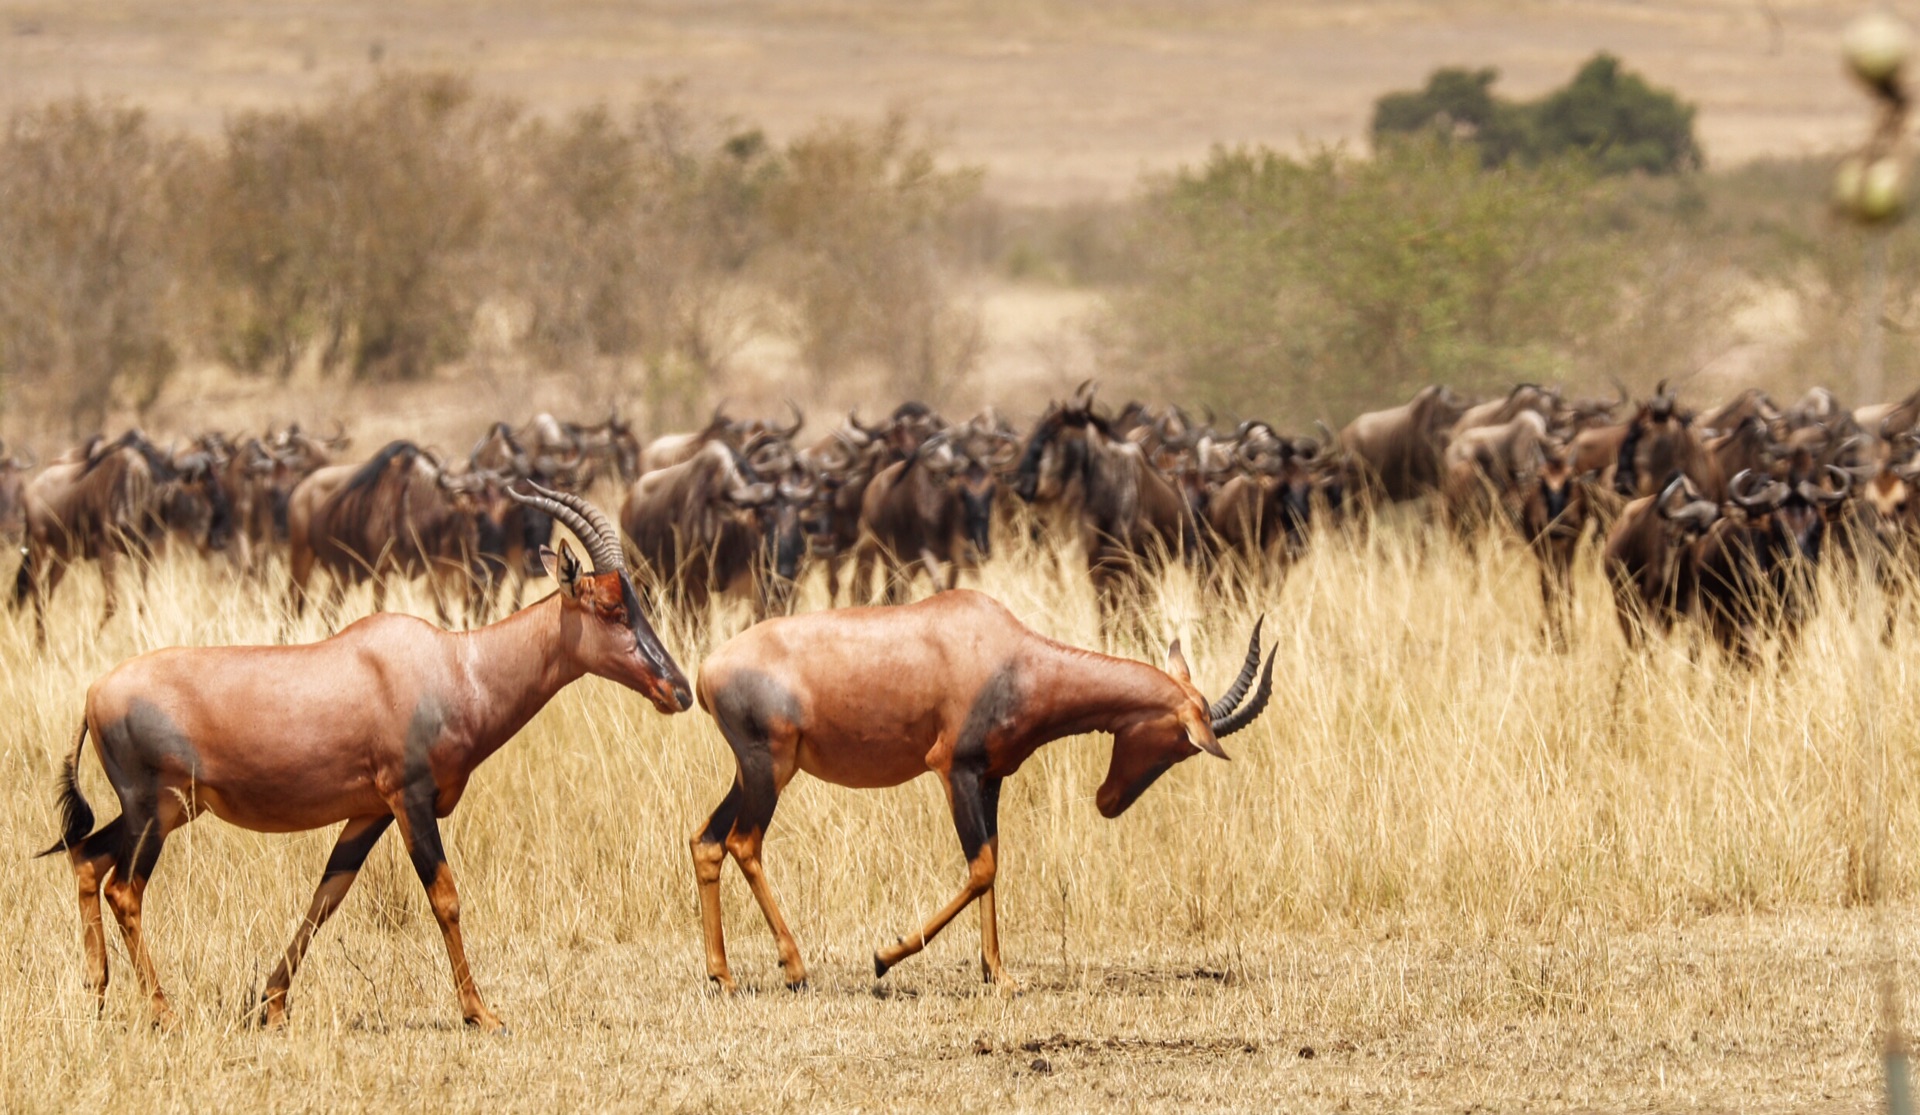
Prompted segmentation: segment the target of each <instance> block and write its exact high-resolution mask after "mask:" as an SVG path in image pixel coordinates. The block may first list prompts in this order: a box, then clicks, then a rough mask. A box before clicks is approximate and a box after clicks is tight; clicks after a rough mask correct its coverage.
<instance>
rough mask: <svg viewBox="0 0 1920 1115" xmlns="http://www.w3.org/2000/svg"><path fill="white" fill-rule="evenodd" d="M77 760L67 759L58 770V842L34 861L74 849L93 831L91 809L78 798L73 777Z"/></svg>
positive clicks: (36, 854) (76, 786)
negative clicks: (64, 764)
mask: <svg viewBox="0 0 1920 1115" xmlns="http://www.w3.org/2000/svg"><path fill="white" fill-rule="evenodd" d="M77 758H78V756H77V755H76V756H74V757H73V758H70V759H68V760H67V764H66V766H64V767H62V768H60V840H59V842H58V843H56V844H55V845H54V846H53V847H51V848H48V849H47V850H46V851H44V852H38V853H35V856H34V858H36V859H38V858H39V857H40V856H50V855H53V854H54V853H56V852H64V851H66V850H67V849H68V848H72V847H75V846H77V845H78V844H79V843H80V842H81V841H82V840H85V839H86V838H87V835H88V834H89V833H91V832H92V831H93V807H92V806H90V805H88V804H87V799H86V798H83V797H81V796H80V784H79V782H78V781H76V780H75V777H74V774H75V768H76V767H77V766H78V763H76V762H75V761H74V760H75V759H77Z"/></svg>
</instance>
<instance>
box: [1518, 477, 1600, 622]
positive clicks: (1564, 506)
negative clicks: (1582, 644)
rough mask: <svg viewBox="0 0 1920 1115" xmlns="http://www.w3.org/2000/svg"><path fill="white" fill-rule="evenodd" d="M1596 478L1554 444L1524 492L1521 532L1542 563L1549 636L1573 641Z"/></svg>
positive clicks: (1542, 593)
mask: <svg viewBox="0 0 1920 1115" xmlns="http://www.w3.org/2000/svg"><path fill="white" fill-rule="evenodd" d="M1594 487H1595V484H1594V482H1593V480H1592V478H1590V477H1587V476H1583V475H1581V474H1580V473H1578V472H1575V471H1574V468H1573V465H1572V463H1571V462H1570V460H1569V459H1568V456H1567V452H1566V450H1565V449H1564V448H1563V447H1559V446H1553V447H1549V448H1548V449H1547V450H1546V452H1545V453H1544V454H1543V456H1542V458H1541V460H1540V463H1539V466H1538V468H1537V469H1536V471H1535V473H1534V475H1533V476H1532V477H1531V478H1529V479H1528V480H1527V481H1525V482H1524V483H1523V484H1522V485H1521V488H1520V491H1519V513H1518V515H1517V517H1516V518H1517V525H1518V526H1519V528H1520V536H1521V538H1523V539H1524V540H1525V541H1526V543H1527V548H1528V549H1529V550H1531V551H1532V553H1533V556H1534V560H1536V561H1538V562H1539V563H1540V606H1541V609H1542V612H1543V613H1544V616H1545V627H1546V632H1547V638H1548V640H1549V641H1550V642H1551V643H1552V644H1553V646H1554V647H1556V648H1564V647H1565V646H1566V645H1567V637H1568V633H1569V632H1570V631H1571V629H1572V627H1573V562H1574V558H1575V557H1576V556H1578V553H1579V547H1580V538H1581V536H1582V534H1583V533H1584V532H1585V531H1586V526H1587V522H1588V520H1589V519H1590V518H1591V517H1592V512H1593V504H1592V500H1593V490H1594Z"/></svg>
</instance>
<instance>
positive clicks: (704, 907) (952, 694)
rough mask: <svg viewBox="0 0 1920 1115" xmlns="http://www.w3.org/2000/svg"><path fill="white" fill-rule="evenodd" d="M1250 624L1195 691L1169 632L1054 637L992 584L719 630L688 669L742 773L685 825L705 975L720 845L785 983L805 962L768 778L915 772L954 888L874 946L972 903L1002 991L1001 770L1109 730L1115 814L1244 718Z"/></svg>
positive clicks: (939, 922) (876, 963)
mask: <svg viewBox="0 0 1920 1115" xmlns="http://www.w3.org/2000/svg"><path fill="white" fill-rule="evenodd" d="M1259 656H1260V628H1259V625H1258V624H1256V625H1255V627H1254V633H1253V642H1252V645H1251V646H1250V647H1249V648H1248V650H1247V659H1246V664H1245V666H1244V667H1243V668H1242V669H1241V671H1240V676H1239V678H1238V680H1236V681H1235V682H1234V683H1233V687H1232V688H1231V689H1230V690H1228V692H1227V694H1226V695H1225V696H1224V697H1222V698H1220V700H1218V701H1215V702H1213V703H1212V704H1209V703H1208V702H1207V699H1206V698H1205V697H1203V696H1201V694H1200V691H1199V690H1198V689H1195V688H1194V687H1193V683H1192V682H1191V681H1190V680H1189V678H1188V674H1187V663H1186V659H1185V658H1184V657H1183V656H1182V655H1181V653H1180V644H1179V642H1178V641H1177V640H1176V641H1175V642H1174V643H1173V645H1172V646H1171V647H1169V648H1168V650H1167V668H1166V670H1164V671H1161V670H1156V669H1154V668H1153V667H1152V666H1149V665H1146V664H1145V663H1140V662H1131V661H1128V660H1126V659H1123V658H1111V657H1108V656H1107V655H1104V654H1095V653H1093V652H1091V651H1084V650H1079V649H1076V648H1074V647H1069V646H1063V645H1061V644H1060V643H1056V642H1054V641H1053V640H1051V639H1047V638H1044V637H1042V636H1040V635H1038V634H1035V633H1034V632H1032V631H1030V630H1028V629H1027V628H1026V627H1024V626H1022V625H1021V623H1020V621H1019V620H1017V619H1015V618H1014V617H1013V614H1012V613H1010V612H1008V611H1007V609H1006V608H1005V607H1004V606H1003V605H1001V604H1000V603H999V602H998V601H996V600H994V599H993V598H992V597H989V596H985V595H982V594H981V593H978V592H970V591H964V590H963V591H953V592H945V593H941V594H939V595H938V596H934V597H931V598H929V599H927V600H923V601H921V602H919V603H918V604H913V605H909V606H906V607H895V608H850V609H843V610H840V611H833V612H816V613H812V614H809V615H802V616H794V617H790V618H782V619H772V620H768V621H766V622H764V623H760V624H758V625H756V626H754V627H751V628H748V629H747V630H746V631H745V632H743V633H741V634H740V635H738V636H735V637H734V638H733V639H731V640H730V641H728V642H727V643H726V644H725V645H724V646H722V647H721V648H720V649H719V650H716V651H714V652H713V654H712V655H711V656H710V657H709V658H708V659H707V661H706V663H705V664H704V665H703V666H702V667H701V668H700V679H699V683H698V685H697V691H698V693H699V696H700V704H701V707H703V708H705V709H706V710H707V711H708V712H709V713H710V714H711V715H712V716H713V718H714V720H715V721H717V722H718V723H719V725H720V731H721V734H722V735H724V736H725V737H726V740H727V744H728V746H730V747H732V748H733V754H734V759H735V760H736V761H737V762H738V764H739V771H738V773H737V774H736V775H735V777H734V782H733V788H732V789H731V790H729V791H728V792H727V796H726V798H725V799H724V800H723V801H721V803H720V806H719V808H717V809H715V810H714V811H713V816H712V817H711V818H710V819H709V820H708V821H707V823H706V825H705V827H704V828H702V829H701V830H700V831H699V832H697V833H695V834H694V837H693V841H692V845H693V865H694V877H695V879H696V880H697V882H698V883H699V890H700V921H701V927H702V929H703V931H704V933H705V937H706V949H707V974H708V976H709V977H710V978H711V979H712V980H713V981H714V982H715V983H716V984H718V985H719V986H720V987H721V989H722V990H724V991H728V992H731V991H732V990H733V989H734V981H733V976H732V974H731V973H730V972H729V971H728V969H727V952H726V942H725V940H724V938H723V935H722V932H721V923H720V868H721V865H722V864H723V863H724V862H725V860H726V858H727V856H728V855H729V854H731V855H732V856H733V858H734V861H735V862H736V863H738V864H739V865H740V873H741V874H742V875H745V876H746V878H747V885H748V886H749V887H751V888H752V890H753V897H754V899H755V901H757V902H758V903H759V904H760V911H761V913H763V914H765V915H766V918H767V925H768V927H769V928H770V929H772V930H773V936H774V940H775V942H776V944H777V945H778V947H779V950H780V963H781V966H782V967H783V968H784V969H785V971H786V979H787V985H788V986H789V987H795V988H797V987H799V986H801V985H803V984H804V983H805V982H806V978H807V969H806V965H805V964H804V963H803V962H802V961H801V959H800V949H799V946H797V945H796V944H795V943H794V940H793V934H792V933H790V932H789V931H788V930H787V924H786V921H785V920H784V919H783V918H782V917H781V915H780V910H779V908H778V907H777V906H776V905H775V903H774V899H773V890H772V888H771V887H770V886H769V885H768V883H767V877H766V874H765V872H764V871H762V870H761V866H760V848H761V843H762V840H763V839H764V837H765V835H766V830H767V824H768V822H770V821H771V820H772V819H773V810H774V805H775V804H776V803H777V802H778V800H779V797H780V791H781V790H782V789H783V788H784V787H785V786H786V784H787V783H788V782H789V781H790V780H791V779H792V778H793V776H794V773H795V772H796V771H802V770H804V771H806V772H807V773H809V774H811V775H813V776H814V777H815V778H820V779H824V780H826V781H828V782H832V783H835V784H837V785H841V786H849V787H854V788H859V789H867V788H880V787H886V786H897V785H900V784H901V783H903V782H906V781H908V780H910V779H912V778H914V777H916V776H918V775H920V774H923V773H925V772H927V771H929V770H931V771H933V772H934V773H935V774H937V775H939V776H940V780H941V781H942V782H943V783H944V784H945V785H946V790H947V800H948V801H949V802H951V803H952V806H953V823H954V827H955V828H956V829H957V830H958V831H959V835H960V848H961V851H962V852H963V853H964V854H965V855H966V858H967V884H966V886H965V888H964V889H962V890H961V891H960V893H959V895H958V896H957V897H955V898H954V900H953V901H951V902H949V903H947V905H946V906H945V907H944V908H943V909H941V911H940V912H939V913H937V914H935V915H934V916H933V920H931V921H929V922H928V923H927V924H926V927H925V928H923V929H921V930H920V931H919V932H917V933H915V934H913V935H912V936H911V937H907V938H903V939H901V940H898V941H896V942H895V943H894V944H893V945H891V946H889V947H887V948H884V949H881V950H880V951H879V952H876V953H875V954H874V957H873V969H874V972H875V974H876V975H885V974H886V972H887V969H889V968H891V967H893V966H894V965H896V964H898V963H900V962H901V961H902V960H905V959H906V958H907V957H909V956H912V955H913V954H914V953H916V952H919V951H920V950H921V949H923V948H925V947H926V945H927V942H928V941H929V940H931V939H932V938H933V936H934V934H936V933H938V932H940V930H941V929H942V928H943V927H945V926H946V924H947V923H948V922H949V921H952V920H953V919H954V917H955V916H957V915H958V914H959V913H960V911H961V910H964V909H965V908H966V907H967V905H968V904H969V903H971V902H973V901H974V900H975V899H978V900H979V901H980V960H981V973H982V975H983V976H984V977H985V978H986V979H988V980H991V981H993V982H994V983H996V984H998V985H1000V986H1001V987H1002V988H1007V989H1011V988H1012V987H1013V986H1014V983H1013V981H1012V980H1011V979H1010V978H1009V977H1008V976H1007V974H1006V972H1005V970H1004V969H1002V968H1001V966H1000V944H999V937H998V928H997V926H996V924H995V921H994V910H993V878H994V865H995V862H996V857H997V852H998V848H999V835H998V819H997V815H998V811H999V803H1000V783H1001V780H1002V779H1004V778H1006V777H1007V776H1008V775H1010V774H1012V773H1013V772H1014V771H1016V770H1018V769H1020V764H1022V763H1024V762H1026V760H1027V758H1028V756H1030V755H1032V754H1033V753H1034V752H1035V751H1036V750H1038V749H1039V748H1040V746H1041V745H1042V744H1045V743H1048V742H1050V741H1052V740H1056V739H1060V738H1062V737H1065V736H1071V735H1078V734H1081V733H1086V732H1111V733H1112V734H1113V737H1114V738H1113V758H1112V760H1111V762H1110V764H1109V766H1108V768H1107V777H1106V781H1105V782H1103V783H1102V784H1101V786H1100V790H1099V793H1098V794H1097V795H1096V797H1095V803H1096V804H1097V805H1098V806H1099V809H1100V813H1101V815H1102V816H1104V817H1109V818H1111V817H1117V816H1119V815H1120V814H1121V813H1122V812H1124V811H1125V810H1126V808H1127V807H1128V806H1130V805H1132V804H1133V802H1134V800H1135V799H1137V798H1138V797H1139V796H1140V794H1141V793H1142V792H1144V791H1145V790H1146V788H1147V787H1148V786H1151V785H1152V784H1153V782H1154V780H1155V779H1157V778H1159V777H1160V776H1161V775H1162V774H1165V773H1166V772H1167V769H1168V768H1170V767H1172V766H1173V764H1175V763H1177V762H1179V761H1181V760H1182V759H1185V758H1187V757H1188V756H1190V755H1197V754H1199V753H1200V752H1202V751H1205V752H1206V753H1208V754H1210V755H1214V756H1216V757H1218V758H1222V759H1224V758H1226V757H1227V756H1226V752H1224V751H1222V750H1221V748H1220V744H1219V740H1220V739H1222V738H1224V737H1226V736H1228V735H1231V734H1232V733H1234V732H1236V731H1239V730H1240V729H1241V728H1244V727H1246V726H1247V725H1248V724H1249V723H1251V722H1252V721H1253V718H1254V717H1256V716H1258V715H1259V714H1260V712H1261V710H1262V709H1263V708H1265V707H1266V704H1267V699H1268V697H1270V696H1271V695H1272V693H1273V658H1272V657H1271V656H1269V657H1268V659H1267V665H1266V670H1265V672H1264V673H1263V674H1262V675H1261V677H1260V684H1259V687H1258V689H1257V690H1255V692H1254V694H1253V696H1252V697H1250V698H1248V699H1247V703H1246V704H1245V705H1244V706H1241V704H1240V701H1241V699H1242V698H1243V697H1246V696H1247V689H1248V687H1249V686H1250V685H1251V684H1252V683H1253V679H1254V673H1255V669H1256V667H1257V666H1258V665H1259Z"/></svg>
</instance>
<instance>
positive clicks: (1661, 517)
mask: <svg viewBox="0 0 1920 1115" xmlns="http://www.w3.org/2000/svg"><path fill="white" fill-rule="evenodd" d="M1719 517H1720V506H1719V504H1717V503H1715V502H1713V501H1711V500H1707V499H1703V498H1701V496H1700V493H1699V490H1698V489H1697V488H1694V487H1693V486H1692V482H1691V481H1689V480H1688V479H1687V478H1686V477H1684V476H1680V477H1675V478H1674V480H1673V482H1672V483H1670V484H1669V485H1668V486H1667V488H1666V490H1665V491H1663V492H1661V493H1660V495H1658V496H1642V497H1640V498H1638V499H1635V500H1631V501H1629V502H1628V503H1627V505H1626V507H1625V508H1624V509H1623V510H1622V511H1621V513H1620V517H1619V518H1618V519H1616V520H1615V521H1614V524H1613V528H1612V529H1611V530H1610V531H1608V532H1607V539H1606V544H1605V545H1604V546H1603V547H1602V548H1601V563H1602V565H1603V566H1604V567H1605V569H1606V573H1607V583H1608V585H1609V586H1611V587H1612V589H1613V601H1614V614H1615V615H1616V616H1617V617H1618V619H1619V621H1620V630H1621V633H1622V634H1624V635H1625V636H1626V639H1627V644H1628V645H1629V646H1637V645H1639V643H1640V640H1641V637H1642V635H1643V634H1645V633H1647V632H1655V633H1664V632H1665V631H1667V630H1668V629H1669V628H1671V627H1672V626H1673V624H1674V621H1675V620H1677V619H1678V618H1679V617H1680V616H1681V615H1682V614H1683V613H1684V612H1686V611H1687V610H1689V609H1690V608H1691V607H1692V601H1693V563H1692V560H1691V547H1692V543H1693V541H1694V539H1696V538H1698V537H1699V536H1700V535H1701V534H1703V533H1704V532H1705V531H1706V530H1707V529H1708V528H1709V527H1711V526H1712V525H1713V523H1714V522H1715V521H1716V520H1717V519H1718V518H1719Z"/></svg>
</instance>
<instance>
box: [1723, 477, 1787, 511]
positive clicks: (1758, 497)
mask: <svg viewBox="0 0 1920 1115" xmlns="http://www.w3.org/2000/svg"><path fill="white" fill-rule="evenodd" d="M1756 478H1757V479H1761V480H1765V479H1766V478H1765V477H1763V476H1760V475H1759V474H1758V473H1756V472H1754V471H1753V470H1752V469H1750V468H1743V469H1741V470H1740V472H1739V474H1738V475H1737V476H1735V477H1734V478H1733V482H1732V483H1731V484H1728V485H1727V494H1728V495H1730V496H1732V497H1733V502H1735V503H1737V504H1739V505H1740V506H1742V507H1744V508H1746V509H1747V510H1749V511H1755V510H1758V509H1760V508H1762V507H1766V508H1768V509H1769V510H1770V509H1771V508H1772V507H1774V506H1777V505H1778V504H1779V503H1780V500H1781V499H1782V498H1784V497H1785V495H1786V492H1787V486H1786V485H1785V484H1782V483H1781V482H1779V481H1778V480H1775V481H1771V482H1769V483H1768V484H1767V485H1766V486H1765V487H1763V488H1761V489H1760V490H1759V491H1758V492H1752V493H1749V492H1745V491H1742V490H1741V489H1742V488H1745V487H1748V486H1749V485H1747V484H1746V481H1748V480H1750V479H1756ZM1776 489H1777V490H1776Z"/></svg>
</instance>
